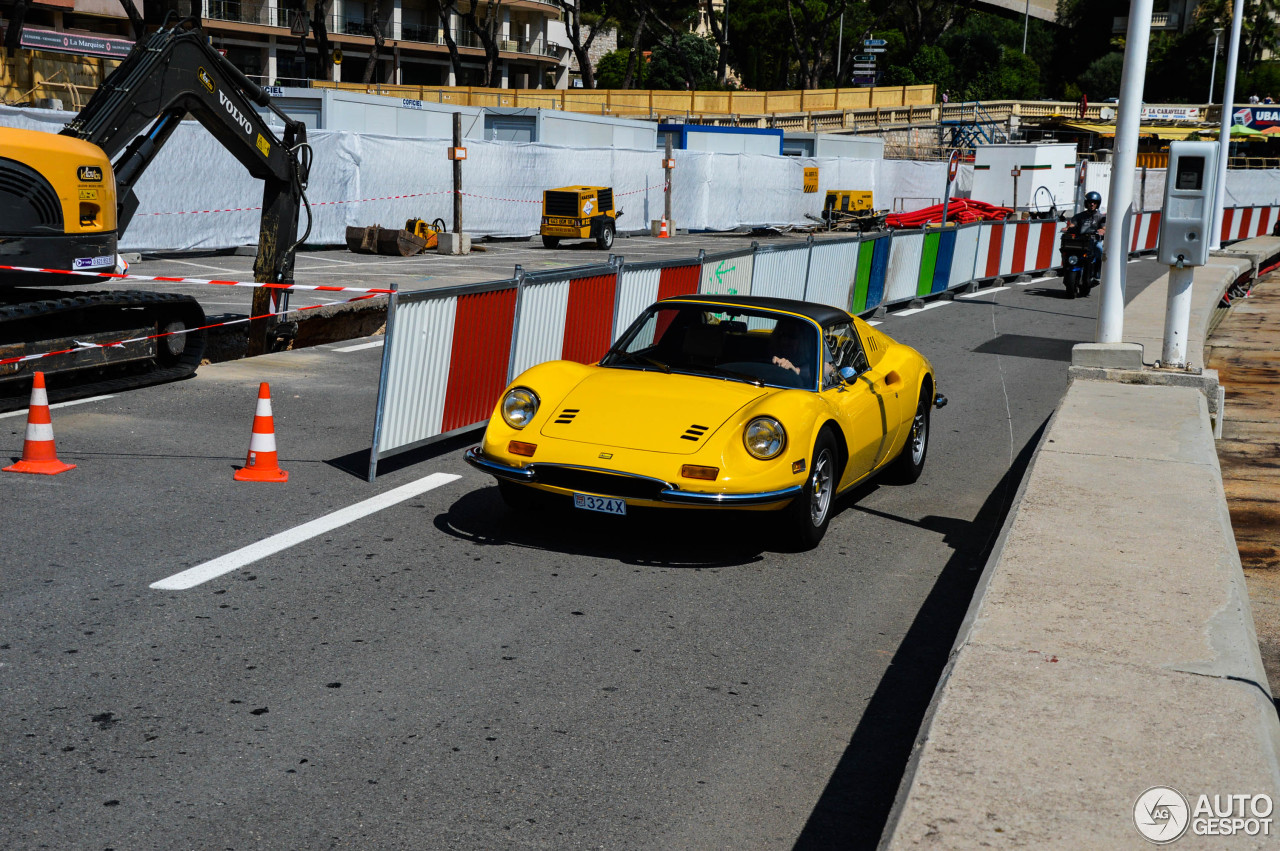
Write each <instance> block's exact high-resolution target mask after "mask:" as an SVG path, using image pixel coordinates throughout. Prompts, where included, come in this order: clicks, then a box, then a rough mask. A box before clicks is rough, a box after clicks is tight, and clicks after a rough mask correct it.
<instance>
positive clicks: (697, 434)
mask: <svg viewBox="0 0 1280 851" xmlns="http://www.w3.org/2000/svg"><path fill="white" fill-rule="evenodd" d="M706 433H707V427H706V426H700V425H691V426H689V427H688V428H687V429H685V430H684V434H682V435H680V439H681V440H692V441H694V442H695V443H696V442H697V441H698V440H701V439H702V436H703V435H704V434H706Z"/></svg>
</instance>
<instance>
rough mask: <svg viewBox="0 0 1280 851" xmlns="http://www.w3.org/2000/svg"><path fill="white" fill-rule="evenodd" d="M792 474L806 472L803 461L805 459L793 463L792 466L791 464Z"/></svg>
mask: <svg viewBox="0 0 1280 851" xmlns="http://www.w3.org/2000/svg"><path fill="white" fill-rule="evenodd" d="M791 472H793V473H803V472H804V459H803V458H801V459H800V460H799V461H795V462H792V464H791Z"/></svg>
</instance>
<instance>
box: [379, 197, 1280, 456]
mask: <svg viewBox="0 0 1280 851" xmlns="http://www.w3.org/2000/svg"><path fill="white" fill-rule="evenodd" d="M1278 214H1280V207H1243V208H1231V209H1229V210H1227V215H1226V216H1224V220H1223V237H1224V241H1230V240H1236V239H1245V238H1249V237H1252V236H1256V235H1259V234H1261V233H1266V232H1268V228H1269V227H1271V226H1274V223H1275V222H1276V221H1277V216H1278ZM1159 223H1160V214H1159V213H1158V212H1150V213H1138V214H1135V215H1133V216H1132V217H1131V221H1130V227H1131V228H1132V233H1131V236H1130V239H1129V245H1130V246H1131V248H1132V250H1133V251H1150V250H1154V248H1155V242H1156V236H1157V234H1158V231H1159ZM1060 228H1061V224H1060V223H1059V222H1058V221H1056V220H1041V221H1004V222H973V223H970V224H964V225H959V226H956V225H948V226H947V227H945V228H943V227H936V226H935V227H930V228H925V229H923V230H898V231H892V232H889V233H878V234H868V235H865V236H862V235H860V236H852V237H847V238H838V237H837V238H830V239H821V240H815V239H814V238H813V237H812V236H811V237H809V239H808V240H807V241H805V242H803V243H798V244H795V245H776V246H775V245H767V246H762V245H758V244H755V243H753V244H752V247H751V248H749V249H743V250H737V251H728V252H723V253H716V254H706V253H700V254H699V255H698V257H697V258H688V259H678V260H669V261H662V262H651V263H635V264H628V263H627V262H626V261H625V259H624V258H621V257H610V258H609V262H608V263H602V264H594V265H589V266H579V267H574V268H569V269H557V270H554V271H550V272H539V273H536V274H526V273H525V272H524V271H523V270H521V269H520V268H519V267H517V269H516V275H515V277H513V278H512V279H509V280H504V281H493V282H490V283H484V284H473V285H467V286H460V287H449V288H445V289H438V290H423V291H418V292H413V293H394V294H392V296H391V299H390V300H391V306H390V308H389V311H388V317H387V339H386V345H385V347H384V350H383V361H382V378H381V381H380V384H379V392H378V409H377V413H376V415H375V425H374V440H373V450H372V452H371V454H370V465H369V478H370V480H372V479H373V477H374V476H375V475H376V474H377V463H378V461H379V460H381V459H383V458H386V457H389V456H391V455H395V454H398V453H400V452H405V451H407V450H410V449H413V448H416V447H419V446H422V445H425V444H427V443H430V442H432V441H435V440H438V439H441V438H444V437H448V436H450V435H453V434H456V433H458V432H459V431H461V430H464V429H468V428H471V427H474V426H477V425H481V424H483V423H484V422H486V421H487V420H488V418H489V416H490V414H491V413H492V412H493V408H494V405H496V404H497V401H498V398H499V396H500V395H501V393H502V391H503V389H504V388H505V387H506V386H507V384H509V383H510V382H511V381H512V380H513V379H514V378H515V377H516V376H518V375H520V374H521V373H522V372H524V371H525V370H527V369H529V368H530V367H532V366H535V365H537V364H539V363H543V362H545V361H549V360H558V359H563V360H572V361H577V362H579V363H595V362H596V361H598V360H599V359H600V358H601V357H603V356H604V354H605V352H607V351H608V349H609V346H610V345H611V344H612V342H613V341H614V340H616V339H617V338H618V337H619V336H620V335H621V334H622V332H623V331H625V330H626V328H627V326H629V325H630V324H631V323H632V322H633V321H634V320H635V318H636V317H637V316H639V315H640V313H641V312H642V311H643V310H644V309H645V308H646V307H648V306H649V305H650V304H653V303H654V302H655V301H659V300H661V299H663V298H668V297H670V296H675V295H685V294H690V293H695V292H696V293H701V294H705V295H755V296H770V297H775V298H789V299H798V300H804V301H811V302H817V303H820V304H826V305H830V306H832V307H838V308H840V309H842V310H846V311H848V312H849V313H852V314H855V315H859V314H867V313H870V312H872V311H875V310H877V309H880V308H884V307H889V306H893V305H896V304H902V303H908V302H913V301H916V300H918V299H922V298H925V297H928V296H934V295H938V294H940V293H944V292H947V291H949V290H955V289H959V288H961V287H966V286H969V285H971V284H973V283H974V282H975V281H981V280H990V279H1001V278H1009V277H1014V276H1018V275H1027V274H1036V273H1047V272H1051V271H1052V270H1053V269H1055V268H1056V266H1057V265H1058V257H1057V247H1058V234H1059V231H1060Z"/></svg>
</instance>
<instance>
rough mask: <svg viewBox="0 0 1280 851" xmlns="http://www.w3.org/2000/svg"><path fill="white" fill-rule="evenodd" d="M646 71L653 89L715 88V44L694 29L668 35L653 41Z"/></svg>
mask: <svg viewBox="0 0 1280 851" xmlns="http://www.w3.org/2000/svg"><path fill="white" fill-rule="evenodd" d="M648 74H649V81H648V85H649V87H650V88H654V89H714V88H715V85H716V48H715V45H713V44H712V43H711V42H710V41H708V40H707V39H705V38H702V37H701V36H699V35H695V34H694V33H683V34H681V35H680V36H678V37H672V36H668V37H667V38H665V39H663V40H662V41H661V42H659V43H658V44H656V45H654V48H653V58H652V59H650V61H649V70H648Z"/></svg>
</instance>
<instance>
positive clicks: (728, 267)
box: [698, 254, 755, 295]
mask: <svg viewBox="0 0 1280 851" xmlns="http://www.w3.org/2000/svg"><path fill="white" fill-rule="evenodd" d="M754 269H755V255H754V254H741V255H738V256H736V257H725V258H719V259H708V260H706V261H705V262H704V263H703V264H702V276H701V279H700V284H699V289H698V292H701V293H703V294H704V295H751V276H752V274H753V271H754Z"/></svg>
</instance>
